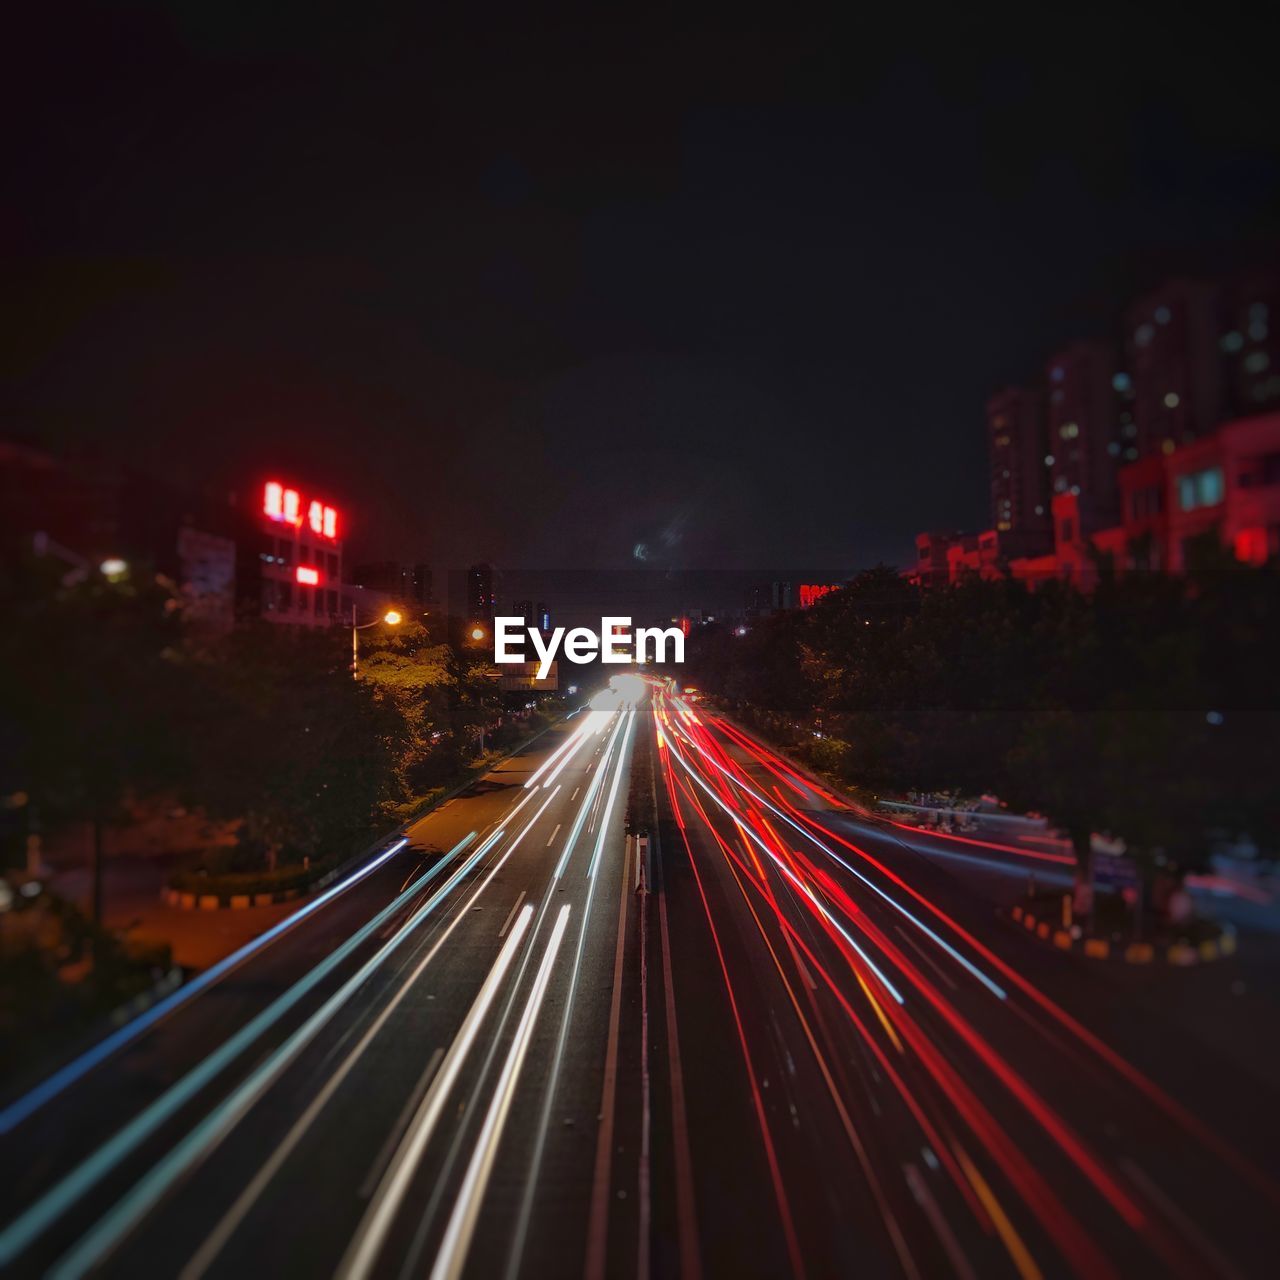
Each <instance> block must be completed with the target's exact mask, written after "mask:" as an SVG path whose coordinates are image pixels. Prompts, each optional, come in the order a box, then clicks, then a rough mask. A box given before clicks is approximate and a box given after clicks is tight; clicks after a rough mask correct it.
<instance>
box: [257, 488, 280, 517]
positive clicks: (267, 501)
mask: <svg viewBox="0 0 1280 1280" xmlns="http://www.w3.org/2000/svg"><path fill="white" fill-rule="evenodd" d="M262 510H263V511H264V512H265V513H266V514H267V515H269V516H270V517H271V518H272V519H273V520H283V519H284V486H283V485H280V484H277V483H276V482H275V481H274V480H272V481H270V482H269V483H268V485H267V487H266V489H265V490H264V491H263V495H262Z"/></svg>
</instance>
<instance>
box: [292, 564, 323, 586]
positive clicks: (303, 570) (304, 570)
mask: <svg viewBox="0 0 1280 1280" xmlns="http://www.w3.org/2000/svg"><path fill="white" fill-rule="evenodd" d="M297 578H298V581H299V582H300V583H302V585H303V586H304V587H318V586H319V585H320V570H319V569H313V568H312V567H311V566H310V565H306V564H300V565H299V566H298V573H297Z"/></svg>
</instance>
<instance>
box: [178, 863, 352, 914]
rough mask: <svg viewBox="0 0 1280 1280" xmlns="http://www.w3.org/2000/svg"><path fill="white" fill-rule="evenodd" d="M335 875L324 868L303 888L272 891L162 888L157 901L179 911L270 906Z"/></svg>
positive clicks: (329, 879) (316, 885) (315, 886)
mask: <svg viewBox="0 0 1280 1280" xmlns="http://www.w3.org/2000/svg"><path fill="white" fill-rule="evenodd" d="M333 878H334V874H333V872H326V873H325V874H324V875H323V876H321V877H320V878H319V879H318V880H315V881H313V882H312V883H311V884H309V885H308V886H307V888H306V889H305V890H303V889H276V890H275V891H274V892H272V893H232V894H218V893H184V892H182V890H180V889H161V890H160V901H161V902H163V903H164V905H165V906H166V907H177V909H178V910H179V911H243V910H245V909H246V908H248V907H270V906H274V905H275V904H276V903H278V902H293V901H295V900H296V899H298V898H301V897H302V896H303V894H304V893H312V892H314V891H315V890H317V889H323V888H324V886H325V885H326V884H328V883H329V882H330V881H331V880H332V879H333Z"/></svg>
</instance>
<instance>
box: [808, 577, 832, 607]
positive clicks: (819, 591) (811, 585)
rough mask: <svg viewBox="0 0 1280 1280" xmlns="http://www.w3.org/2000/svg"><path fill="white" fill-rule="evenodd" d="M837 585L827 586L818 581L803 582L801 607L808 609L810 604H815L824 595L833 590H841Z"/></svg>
mask: <svg viewBox="0 0 1280 1280" xmlns="http://www.w3.org/2000/svg"><path fill="white" fill-rule="evenodd" d="M839 590H840V588H839V587H837V586H827V585H824V584H823V583H818V582H802V583H801V584H800V607H801V608H802V609H807V608H809V607H810V605H815V604H817V603H818V601H819V600H821V599H822V597H823V596H829V595H830V594H831V593H832V592H833V591H839Z"/></svg>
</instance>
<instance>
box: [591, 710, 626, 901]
mask: <svg viewBox="0 0 1280 1280" xmlns="http://www.w3.org/2000/svg"><path fill="white" fill-rule="evenodd" d="M635 718H636V709H635V707H632V708H631V709H630V711H628V712H627V715H626V719H625V728H624V729H623V734H622V746H621V747H620V748H619V749H618V767H617V768H616V769H615V770H614V771H613V782H612V783H611V784H610V786H609V799H608V801H607V802H606V804H605V807H604V817H602V818H601V819H600V834H599V835H598V836H597V837H596V847H595V852H594V853H592V855H591V862H590V864H589V865H588V867H587V875H589V876H591V877H593V878H594V876H595V874H596V867H598V866H599V865H600V854H601V851H602V850H603V849H604V841H605V836H606V835H607V834H608V831H609V819H610V818H611V817H612V816H613V805H614V802H615V801H616V800H617V798H618V787H619V785H620V784H621V782H622V772H623V770H622V765H623V762H624V761H625V760H626V758H627V746H628V744H629V743H630V742H631V729H632V726H633V725H634V723H635Z"/></svg>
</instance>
